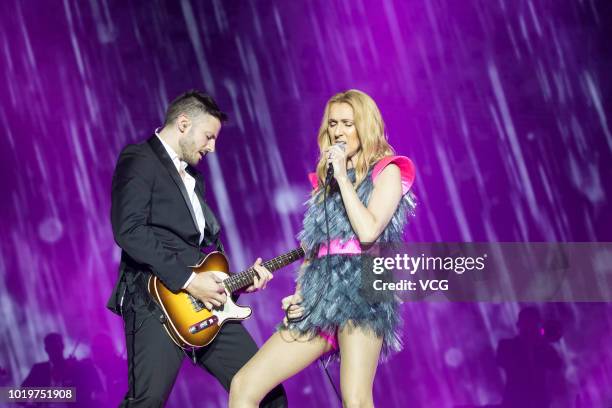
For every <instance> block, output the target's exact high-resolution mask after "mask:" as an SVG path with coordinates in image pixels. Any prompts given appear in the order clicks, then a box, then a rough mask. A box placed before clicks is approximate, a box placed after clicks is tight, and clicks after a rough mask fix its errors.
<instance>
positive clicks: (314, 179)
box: [308, 173, 319, 190]
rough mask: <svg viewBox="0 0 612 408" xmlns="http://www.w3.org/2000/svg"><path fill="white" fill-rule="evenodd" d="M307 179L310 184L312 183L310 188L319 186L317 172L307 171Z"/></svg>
mask: <svg viewBox="0 0 612 408" xmlns="http://www.w3.org/2000/svg"><path fill="white" fill-rule="evenodd" d="M308 180H310V184H312V188H314V189H315V190H316V189H317V188H318V187H319V179H318V178H317V173H308Z"/></svg>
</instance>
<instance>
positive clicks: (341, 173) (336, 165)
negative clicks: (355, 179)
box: [325, 142, 348, 184]
mask: <svg viewBox="0 0 612 408" xmlns="http://www.w3.org/2000/svg"><path fill="white" fill-rule="evenodd" d="M325 154H326V155H327V176H326V178H325V184H329V182H330V181H331V179H332V177H334V178H335V179H336V180H339V179H341V178H343V177H348V176H347V174H346V142H337V143H335V144H334V145H332V146H330V147H328V148H327V149H326V150H325Z"/></svg>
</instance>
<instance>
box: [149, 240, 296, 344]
mask: <svg viewBox="0 0 612 408" xmlns="http://www.w3.org/2000/svg"><path fill="white" fill-rule="evenodd" d="M303 257H304V250H303V249H302V248H297V249H294V250H293V251H290V252H287V253H286V254H283V255H280V256H277V257H276V258H273V259H271V260H269V261H266V262H264V263H263V264H262V265H263V266H264V267H266V268H267V269H268V270H270V271H275V270H277V269H280V268H282V267H283V266H286V265H289V264H290V263H293V262H295V261H297V260H298V259H301V258H303ZM193 271H194V272H195V273H214V274H215V275H216V276H217V277H219V278H220V279H222V280H223V282H222V283H221V284H222V285H223V286H224V287H225V294H226V295H227V302H225V303H224V304H223V305H221V306H219V307H214V308H213V310H212V311H210V310H208V309H207V308H206V307H205V306H204V303H202V302H201V301H200V300H198V299H196V298H195V297H193V296H191V295H190V294H189V293H187V292H186V291H184V290H181V291H179V292H176V293H175V292H172V291H171V290H170V289H168V288H167V287H166V286H165V285H164V284H163V283H162V282H161V281H160V280H159V279H158V278H157V276H154V275H151V276H150V277H149V281H148V283H147V290H148V291H149V294H150V295H151V297H152V298H153V300H154V301H155V302H156V303H157V304H158V305H159V307H160V308H161V310H162V311H163V313H164V317H163V319H162V322H163V325H164V328H165V329H166V332H168V335H169V336H170V338H171V339H172V341H174V343H176V345H178V346H179V347H181V348H183V349H193V348H199V347H204V346H207V345H208V344H210V343H211V342H212V341H213V340H214V339H215V337H216V336H217V334H218V333H219V330H221V326H223V324H224V323H225V322H227V321H228V320H245V319H247V318H248V317H250V316H251V313H252V310H251V308H250V307H248V306H240V305H237V304H236V303H234V301H233V300H232V298H231V294H232V293H234V292H236V291H238V290H240V289H243V288H246V287H248V286H250V285H251V284H252V283H253V278H254V276H255V275H256V274H257V272H256V271H255V269H253V267H250V268H248V269H246V270H244V271H242V272H240V273H237V274H230V273H229V263H228V261H227V258H226V257H225V255H223V254H222V253H221V252H211V253H210V254H208V255H207V256H206V257H205V258H204V259H203V260H202V261H201V262H200V263H199V264H198V265H196V266H194V267H193Z"/></svg>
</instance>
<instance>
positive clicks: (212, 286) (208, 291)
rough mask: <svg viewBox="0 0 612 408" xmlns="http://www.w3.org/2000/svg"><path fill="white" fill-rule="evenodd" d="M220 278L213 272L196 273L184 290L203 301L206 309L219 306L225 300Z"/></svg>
mask: <svg viewBox="0 0 612 408" xmlns="http://www.w3.org/2000/svg"><path fill="white" fill-rule="evenodd" d="M221 282H222V280H221V279H219V278H218V277H217V276H215V274H214V273H197V274H196V276H195V277H194V278H193V280H192V281H191V282H190V283H189V285H188V286H187V288H185V290H186V291H187V292H189V294H190V295H191V296H193V297H195V298H196V299H198V300H200V301H201V302H202V303H204V306H206V308H207V309H208V310H212V309H213V307H215V306H217V307H218V306H221V305H222V304H224V303H225V302H226V301H227V296H226V295H225V288H224V287H223V285H221Z"/></svg>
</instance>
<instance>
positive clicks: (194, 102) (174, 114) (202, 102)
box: [164, 90, 227, 126]
mask: <svg viewBox="0 0 612 408" xmlns="http://www.w3.org/2000/svg"><path fill="white" fill-rule="evenodd" d="M181 113H184V114H186V115H187V116H189V117H191V118H193V117H195V116H197V115H200V114H203V113H207V114H209V115H211V116H214V117H215V118H217V119H219V121H220V122H221V123H223V122H225V121H227V114H226V113H225V112H223V111H221V109H219V106H218V105H217V102H215V100H214V99H213V98H212V96H210V95H206V94H205V93H202V92H200V91H196V90H191V91H187V92H185V93H184V94H182V95H179V96H178V97H177V98H176V99H175V100H173V101H172V102H171V103H170V106H168V110H166V118H165V120H164V126H165V125H167V124H169V123H172V122H174V121H175V120H176V118H178V117H179V115H180V114H181Z"/></svg>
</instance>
